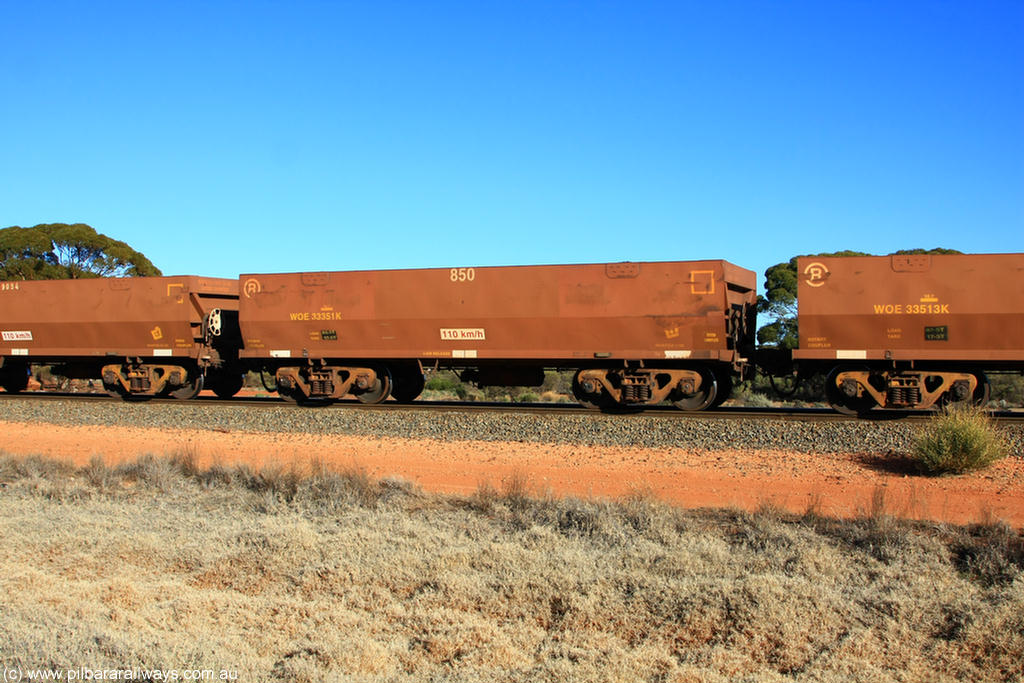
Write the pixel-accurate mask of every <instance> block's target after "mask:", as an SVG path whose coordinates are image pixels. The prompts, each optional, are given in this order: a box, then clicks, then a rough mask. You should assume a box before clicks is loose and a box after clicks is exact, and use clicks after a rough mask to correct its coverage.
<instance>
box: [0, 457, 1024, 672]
mask: <svg viewBox="0 0 1024 683" xmlns="http://www.w3.org/2000/svg"><path fill="white" fill-rule="evenodd" d="M195 462H196V461H195V458H194V456H193V457H190V456H189V454H188V453H183V454H177V455H175V456H174V457H172V458H153V457H149V456H147V457H143V458H140V459H139V460H138V461H137V462H135V463H131V464H129V465H125V466H118V467H110V466H108V465H106V464H104V463H103V461H102V460H99V459H95V460H93V461H92V462H90V463H89V465H87V466H86V467H84V468H81V469H78V470H76V469H73V468H70V467H68V466H66V465H62V464H60V463H58V462H55V461H50V460H44V459H40V458H28V459H16V458H0V520H2V521H0V532H2V534H3V538H4V540H5V542H6V544H7V548H8V552H7V553H5V554H4V557H3V559H2V561H0V595H2V596H3V597H2V598H0V616H2V618H0V661H3V662H4V663H5V665H8V666H10V665H20V666H23V667H43V666H59V667H64V668H70V667H76V666H90V667H123V666H133V665H134V666H148V667H163V668H185V667H191V668H210V669H217V670H219V669H234V670H237V671H239V672H240V680H245V681H279V680H284V681H320V680H351V681H404V680H409V681H422V680H445V681H447V680H459V681H463V680H464V681H491V680H511V681H538V680H539V681H565V680H574V681H630V682H633V681H657V682H662V681H680V682H683V681H734V680H744V681H746V680H749V681H785V680H806V681H889V680H902V681H954V680H971V681H1011V680H1019V677H1020V676H1021V675H1022V673H1024V670H1022V666H1024V665H1022V662H1024V540H1022V536H1021V533H1020V532H1019V531H1015V530H1013V529H1010V528H1008V527H1006V526H1005V525H1002V524H999V523H998V522H995V523H993V524H990V525H985V526H977V527H969V528H959V527H950V526H944V525H935V524H922V523H910V522H903V521H900V520H899V519H896V518H895V517H894V516H893V514H892V512H891V511H890V510H889V509H888V503H887V501H886V500H885V497H884V492H881V493H878V494H877V495H876V496H874V497H873V498H872V500H871V501H869V502H868V503H867V504H866V507H865V510H864V516H863V518H861V519H857V520H852V521H840V520H833V519H827V518H823V517H821V516H820V515H819V514H818V512H817V509H816V508H817V507H818V506H817V505H816V504H815V502H814V501H812V502H811V505H809V507H808V512H807V514H805V515H802V516H793V515H787V514H786V513H783V512H781V511H780V510H778V509H777V508H775V507H774V506H771V505H770V504H766V505H765V506H763V509H762V510H760V511H758V512H756V513H744V512H738V511H703V512H687V511H682V510H679V509H676V508H672V507H670V506H667V505H664V504H662V503H660V502H659V501H657V500H656V499H654V498H653V497H652V496H651V495H650V494H649V493H648V492H645V491H642V490H639V491H636V492H634V493H633V494H631V495H630V496H628V497H627V498H626V499H624V500H622V501H618V502H610V501H595V500H580V499H565V500H557V499H554V498H552V497H550V496H538V494H537V493H536V492H533V491H531V487H530V483H529V480H528V479H527V477H526V476H525V475H523V474H519V473H516V474H513V475H512V476H510V477H509V478H507V479H506V480H505V481H503V482H502V485H501V488H500V489H495V488H494V487H492V486H490V485H482V486H481V487H480V489H479V490H478V491H477V492H476V493H475V494H474V495H473V496H470V497H468V498H464V499H463V498H453V497H441V496H432V495H427V494H424V493H422V492H420V491H418V490H416V489H415V487H413V486H411V485H410V484H408V483H407V482H403V481H401V480H383V481H375V480H373V479H372V478H371V477H370V476H369V475H368V474H367V473H366V471H365V470H362V469H360V468H359V467H358V466H356V465H353V467H351V468H350V469H349V470H347V471H344V472H335V471H331V470H329V469H328V468H326V467H325V466H324V465H323V464H322V463H317V462H315V461H314V462H311V463H309V464H308V466H307V467H302V468H296V467H273V468H266V469H264V470H259V471H253V470H252V469H249V468H245V467H224V466H214V467H212V468H210V469H206V470H201V469H200V468H198V467H197V466H196V464H195Z"/></svg>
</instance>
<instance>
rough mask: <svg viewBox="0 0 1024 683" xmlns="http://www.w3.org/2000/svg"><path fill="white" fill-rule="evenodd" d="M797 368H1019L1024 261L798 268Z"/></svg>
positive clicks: (906, 259)
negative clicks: (906, 364)
mask: <svg viewBox="0 0 1024 683" xmlns="http://www.w3.org/2000/svg"><path fill="white" fill-rule="evenodd" d="M797 275H798V277H799V284H798V294H799V311H800V313H799V322H800V348H799V350H798V351H795V352H794V354H793V357H794V358H797V359H821V360H825V359H828V360H832V361H838V362H841V363H844V364H852V365H856V363H857V362H858V361H879V360H883V361H890V360H891V361H963V362H986V363H992V364H995V365H1001V364H1010V365H1012V364H1015V363H1018V362H1022V361H1024V254H987V255H912V256H856V257H807V258H800V259H798V261H797Z"/></svg>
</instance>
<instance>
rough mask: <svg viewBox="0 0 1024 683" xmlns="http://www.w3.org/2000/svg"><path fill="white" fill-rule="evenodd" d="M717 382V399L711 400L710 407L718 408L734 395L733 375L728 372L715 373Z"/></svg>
mask: <svg viewBox="0 0 1024 683" xmlns="http://www.w3.org/2000/svg"><path fill="white" fill-rule="evenodd" d="M715 382H716V383H717V384H718V387H717V388H716V393H715V400H713V401H712V402H711V405H709V406H708V408H712V409H714V408H717V407H719V406H720V405H722V404H723V403H725V402H726V401H728V400H729V397H730V396H732V375H730V374H728V373H717V372H716V373H715Z"/></svg>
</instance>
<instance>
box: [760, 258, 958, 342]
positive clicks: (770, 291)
mask: <svg viewBox="0 0 1024 683" xmlns="http://www.w3.org/2000/svg"><path fill="white" fill-rule="evenodd" d="M959 253H961V252H959V251H957V250H955V249H942V248H937V249H901V250H900V251H896V252H893V253H892V254H890V256H897V255H906V254H959ZM805 256H811V257H827V256H871V254H868V253H865V252H863V251H836V252H832V253H829V254H805ZM798 258H801V257H800V256H794V257H793V258H791V259H790V260H789V261H787V262H785V263H777V264H775V265H774V266H772V267H771V268H769V269H768V270H766V271H765V273H764V295H763V296H759V297H758V299H757V312H758V313H761V314H764V315H767V316H768V317H769V318H770V322H769V323H768V324H766V325H764V326H762V327H761V328H760V329H759V330H758V331H757V341H758V342H759V343H760V344H762V345H764V346H772V347H775V348H780V349H795V348H796V347H797V344H798V343H799V339H800V336H799V330H798V329H797V300H796V296H797V282H798V280H799V278H798V277H797V269H796V260H797V259H798Z"/></svg>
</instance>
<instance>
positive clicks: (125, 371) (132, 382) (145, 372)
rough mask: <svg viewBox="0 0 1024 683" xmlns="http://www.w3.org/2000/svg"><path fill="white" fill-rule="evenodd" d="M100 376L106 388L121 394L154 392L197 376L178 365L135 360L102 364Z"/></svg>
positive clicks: (161, 391)
mask: <svg viewBox="0 0 1024 683" xmlns="http://www.w3.org/2000/svg"><path fill="white" fill-rule="evenodd" d="M101 376H102V377H103V386H104V387H105V388H106V389H107V391H108V392H111V393H113V394H118V395H120V396H124V397H128V396H150V397H151V396H157V395H159V394H162V393H164V392H167V391H174V390H177V389H180V388H182V387H185V386H186V385H188V384H189V383H190V382H197V381H198V380H199V376H198V373H192V374H190V373H189V371H188V370H187V369H186V368H184V367H182V366H180V365H153V364H150V363H138V362H134V363H121V364H110V365H104V366H103V369H102V370H101ZM200 386H201V385H200ZM197 393H198V392H197Z"/></svg>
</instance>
